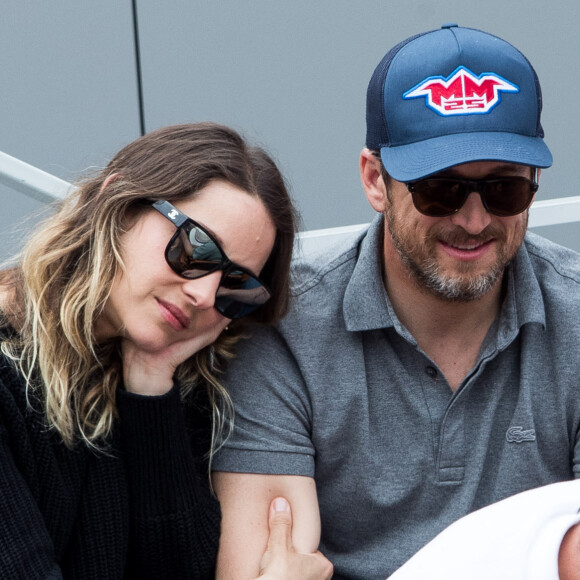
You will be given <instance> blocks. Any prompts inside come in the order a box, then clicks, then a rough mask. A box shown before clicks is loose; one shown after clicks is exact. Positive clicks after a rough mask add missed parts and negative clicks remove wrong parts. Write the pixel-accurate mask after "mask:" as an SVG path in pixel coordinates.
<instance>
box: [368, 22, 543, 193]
mask: <svg viewBox="0 0 580 580" xmlns="http://www.w3.org/2000/svg"><path fill="white" fill-rule="evenodd" d="M541 112H542V93H541V89H540V83H539V81H538V77H537V75H536V72H535V71H534V69H533V67H532V65H531V64H530V62H529V61H528V59H527V58H526V57H525V56H524V55H523V54H522V53H521V52H520V51H519V50H517V49H516V48H515V47H514V46H512V45H511V44H509V43H508V42H506V41H505V40H502V39H501V38H498V37H497V36H493V35H491V34H487V33H485V32H482V31H481V30H475V29H472V28H463V27H459V26H457V24H446V25H444V26H443V27H442V28H441V29H439V30H434V31H431V32H426V33H423V34H418V35H416V36H413V37H411V38H408V39H407V40H404V41H403V42H401V43H399V44H398V45H397V46H395V47H393V48H392V49H391V50H390V51H389V52H388V53H387V54H386V55H385V56H384V58H383V59H382V60H381V62H380V63H379V65H378V66H377V68H376V69H375V71H374V73H373V76H372V78H371V80H370V83H369V86H368V90H367V138H366V146H367V147H368V148H369V149H375V150H380V152H381V159H382V161H383V165H384V166H385V169H386V170H387V172H388V173H389V175H391V176H392V177H393V178H394V179H396V180H397V181H405V182H408V181H414V180H417V179H421V178H423V177H426V176H428V175H432V174H434V173H437V172H439V171H442V170H444V169H447V168H449V167H452V166H454V165H459V164H461V163H469V162H471V161H506V162H509V163H519V164H522V165H530V166H532V167H550V165H552V154H551V153H550V150H549V149H548V147H547V145H546V144H545V143H544V140H543V138H544V131H543V129H542V125H541V124H540V114H541Z"/></svg>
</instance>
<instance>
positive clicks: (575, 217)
mask: <svg viewBox="0 0 580 580" xmlns="http://www.w3.org/2000/svg"><path fill="white" fill-rule="evenodd" d="M0 183H1V184H3V185H6V186H8V187H10V188H12V189H14V190H16V191H18V192H20V193H23V194H24V195H28V196H29V197H32V198H34V199H37V200H39V201H43V202H47V203H49V202H51V201H55V200H57V199H62V198H63V197H65V196H66V195H67V194H68V193H70V192H71V191H72V187H73V186H72V185H71V184H70V183H69V182H68V181H64V180H62V179H59V178H58V177H55V176H54V175H51V174H50V173H47V172H46V171H43V170H42V169H38V168H37V167H34V166H33V165H29V164H28V163H25V162H24V161H21V160H20V159H16V158H15V157H12V156H10V155H8V154H6V153H3V152H1V151H0ZM571 222H580V196H572V197H559V198H554V199H546V200H541V201H536V202H534V203H533V204H532V207H531V208H530V221H529V226H530V227H538V226H550V225H557V224H565V223H571ZM366 226H367V224H358V225H353V226H343V227H337V228H326V229H321V230H309V231H305V232H300V234H299V237H300V242H301V246H302V249H303V250H305V251H308V249H309V248H311V247H315V246H320V245H324V246H326V245H328V244H331V243H333V242H334V241H336V240H338V239H341V238H343V237H345V236H348V235H351V234H355V233H356V232H359V231H360V230H362V229H363V228H364V227H366Z"/></svg>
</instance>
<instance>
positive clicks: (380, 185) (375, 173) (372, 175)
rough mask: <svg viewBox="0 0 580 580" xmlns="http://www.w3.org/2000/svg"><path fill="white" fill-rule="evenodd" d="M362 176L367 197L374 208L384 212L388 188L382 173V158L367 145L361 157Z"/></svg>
mask: <svg viewBox="0 0 580 580" xmlns="http://www.w3.org/2000/svg"><path fill="white" fill-rule="evenodd" d="M359 169H360V178H361V182H362V186H363V189H364V190H365V193H366V196H367V199H368V200H369V203H370V204H371V206H372V207H373V209H374V210H375V211H377V212H379V213H383V212H384V211H385V207H386V198H387V190H386V186H385V183H384V181H383V176H382V173H381V160H380V159H378V158H377V157H376V155H374V154H373V152H372V151H371V150H370V149H367V148H366V147H365V148H364V149H363V150H362V151H361V154H360V159H359Z"/></svg>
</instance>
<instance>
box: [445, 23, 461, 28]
mask: <svg viewBox="0 0 580 580" xmlns="http://www.w3.org/2000/svg"><path fill="white" fill-rule="evenodd" d="M441 28H459V24H457V23H456V22H448V23H447V24H444V25H443V26H442V27H441Z"/></svg>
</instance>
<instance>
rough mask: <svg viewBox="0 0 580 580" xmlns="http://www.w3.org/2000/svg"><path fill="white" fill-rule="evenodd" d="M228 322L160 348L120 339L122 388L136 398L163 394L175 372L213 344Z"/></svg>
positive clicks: (225, 320)
mask: <svg viewBox="0 0 580 580" xmlns="http://www.w3.org/2000/svg"><path fill="white" fill-rule="evenodd" d="M230 322H231V321H230V320H229V319H228V318H225V317H223V316H220V320H219V321H217V322H216V323H215V324H213V325H211V326H210V327H209V328H207V329H206V330H205V331H204V332H201V333H197V334H196V335H195V336H189V337H187V338H183V339H182V340H178V341H175V342H172V343H171V344H169V345H167V346H166V347H164V348H159V349H150V348H143V347H142V346H140V345H139V344H137V343H135V342H133V341H132V340H130V339H129V338H123V340H122V343H121V352H122V359H123V382H124V386H125V389H126V390H127V391H129V392H132V393H136V394H140V395H163V394H164V393H167V392H168V391H169V390H170V389H171V388H172V386H173V375H174V374H175V369H176V368H177V367H178V366H179V365H180V364H181V363H182V362H184V361H185V360H187V359H188V358H189V357H191V356H193V355H194V354H195V353H196V352H199V351H200V350H201V349H202V348H205V347H206V346H208V345H210V344H213V343H214V342H215V341H216V339H217V338H218V336H219V335H220V334H221V333H222V331H223V330H224V329H225V328H226V326H227V325H228V324H229V323H230Z"/></svg>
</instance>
